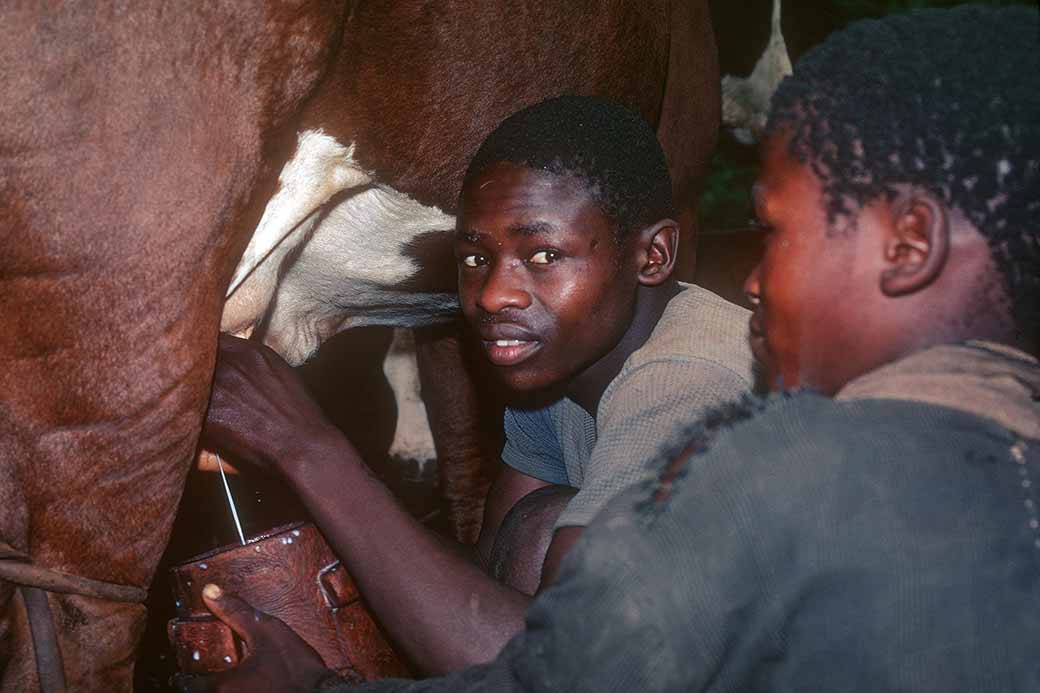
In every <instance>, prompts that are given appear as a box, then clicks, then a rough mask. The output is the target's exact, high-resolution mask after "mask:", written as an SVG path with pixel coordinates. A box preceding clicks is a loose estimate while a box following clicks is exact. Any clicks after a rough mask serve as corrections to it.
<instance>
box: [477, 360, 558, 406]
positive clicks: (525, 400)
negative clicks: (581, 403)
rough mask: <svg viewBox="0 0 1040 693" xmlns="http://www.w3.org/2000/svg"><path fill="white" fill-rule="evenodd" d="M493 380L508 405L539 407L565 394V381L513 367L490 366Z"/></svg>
mask: <svg viewBox="0 0 1040 693" xmlns="http://www.w3.org/2000/svg"><path fill="white" fill-rule="evenodd" d="M490 370H491V371H492V372H493V373H494V379H495V382H496V383H497V384H498V386H499V389H500V390H501V391H502V396H503V398H504V399H505V401H506V403H507V404H508V405H509V406H510V407H514V408H520V409H540V408H542V407H545V406H548V405H549V404H552V403H553V402H555V401H557V400H559V399H561V398H562V397H564V396H565V395H566V383H560V382H556V381H546V379H544V378H538V377H536V376H535V375H534V374H529V373H523V372H517V371H516V370H513V369H504V368H491V369H490Z"/></svg>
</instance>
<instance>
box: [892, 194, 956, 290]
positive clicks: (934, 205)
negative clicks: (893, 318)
mask: <svg viewBox="0 0 1040 693" xmlns="http://www.w3.org/2000/svg"><path fill="white" fill-rule="evenodd" d="M891 210H892V219H891V226H890V228H889V230H888V236H887V238H886V239H885V270H884V271H883V272H882V273H881V291H882V293H884V294H885V295H886V296H888V297H891V298H894V297H897V296H905V295H907V294H911V293H914V292H915V291H919V290H921V289H923V288H925V287H927V286H929V285H930V284H931V283H932V282H934V281H935V280H936V279H937V278H938V277H939V275H941V274H942V271H943V267H945V265H946V258H947V256H948V255H949V252H950V221H949V215H948V214H947V210H946V205H944V204H943V203H942V202H941V201H940V200H938V199H936V197H935V196H934V195H932V194H930V193H925V192H921V191H909V192H908V193H906V194H902V195H900V196H899V197H897V198H896V200H894V202H893V204H892V207H891Z"/></svg>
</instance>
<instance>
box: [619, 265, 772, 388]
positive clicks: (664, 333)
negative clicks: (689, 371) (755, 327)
mask: <svg viewBox="0 0 1040 693" xmlns="http://www.w3.org/2000/svg"><path fill="white" fill-rule="evenodd" d="M679 287H680V291H679V292H678V293H677V294H676V295H675V296H674V297H673V298H672V300H671V301H669V302H668V306H667V307H666V308H665V310H664V313H662V315H661V318H660V320H658V322H657V325H656V327H655V328H654V331H653V333H652V334H651V335H650V338H649V339H648V340H647V342H646V344H644V345H643V346H642V347H641V348H640V349H638V350H637V351H636V352H635V353H633V354H632V356H630V357H629V360H628V362H627V363H626V365H625V367H626V370H634V369H636V368H639V367H641V366H644V365H646V364H648V363H653V362H658V363H662V364H666V363H668V362H671V363H690V362H699V363H704V364H714V365H716V366H718V367H719V368H723V369H726V370H728V371H732V372H733V373H735V374H736V375H737V376H739V377H740V378H741V379H742V380H744V381H745V382H746V383H747V384H748V385H749V386H750V384H751V383H752V382H754V373H753V370H754V357H753V356H752V354H751V347H750V344H749V342H748V320H749V318H750V316H751V313H750V311H748V310H747V309H746V308H742V307H741V306H738V305H736V304H734V303H730V302H729V301H727V300H726V299H724V298H722V297H721V296H718V295H717V294H714V293H712V292H711V291H709V290H707V289H705V288H703V287H700V286H697V285H696V284H684V283H680V284H679Z"/></svg>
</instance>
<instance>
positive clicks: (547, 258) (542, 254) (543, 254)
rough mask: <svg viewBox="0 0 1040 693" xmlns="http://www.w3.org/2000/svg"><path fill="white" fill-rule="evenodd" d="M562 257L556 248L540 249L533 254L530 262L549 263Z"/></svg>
mask: <svg viewBox="0 0 1040 693" xmlns="http://www.w3.org/2000/svg"><path fill="white" fill-rule="evenodd" d="M559 259H560V254H559V253H558V252H556V251H555V250H539V251H538V252H537V253H535V254H534V255H532V256H531V259H530V260H528V262H531V263H533V264H535V265H548V264H550V263H552V262H556V261H557V260H559Z"/></svg>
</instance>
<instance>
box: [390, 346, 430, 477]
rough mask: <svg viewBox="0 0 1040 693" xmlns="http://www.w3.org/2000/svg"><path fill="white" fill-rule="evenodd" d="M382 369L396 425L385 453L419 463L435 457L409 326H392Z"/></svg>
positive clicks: (421, 464)
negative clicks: (393, 403)
mask: <svg viewBox="0 0 1040 693" xmlns="http://www.w3.org/2000/svg"><path fill="white" fill-rule="evenodd" d="M383 373H384V374H385V375H386V379H387V381H389V383H390V388H391V389H392V390H393V391H394V398H395V399H396V400H397V427H396V428H395V429H394V442H393V443H391V444H390V452H389V454H390V456H391V457H397V458H401V459H407V460H415V461H416V462H418V463H419V465H420V467H423V466H425V465H426V464H427V463H429V462H431V461H433V460H434V459H436V458H437V451H436V450H435V449H434V446H433V435H432V434H431V433H430V424H429V421H428V420H427V418H426V405H425V404H423V401H422V388H421V385H420V382H419V364H418V362H417V361H416V358H415V339H414V337H413V336H412V331H411V330H407V329H396V330H394V338H393V341H392V342H391V343H390V349H389V351H387V354H386V359H385V360H384V361H383ZM420 471H421V469H420Z"/></svg>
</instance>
